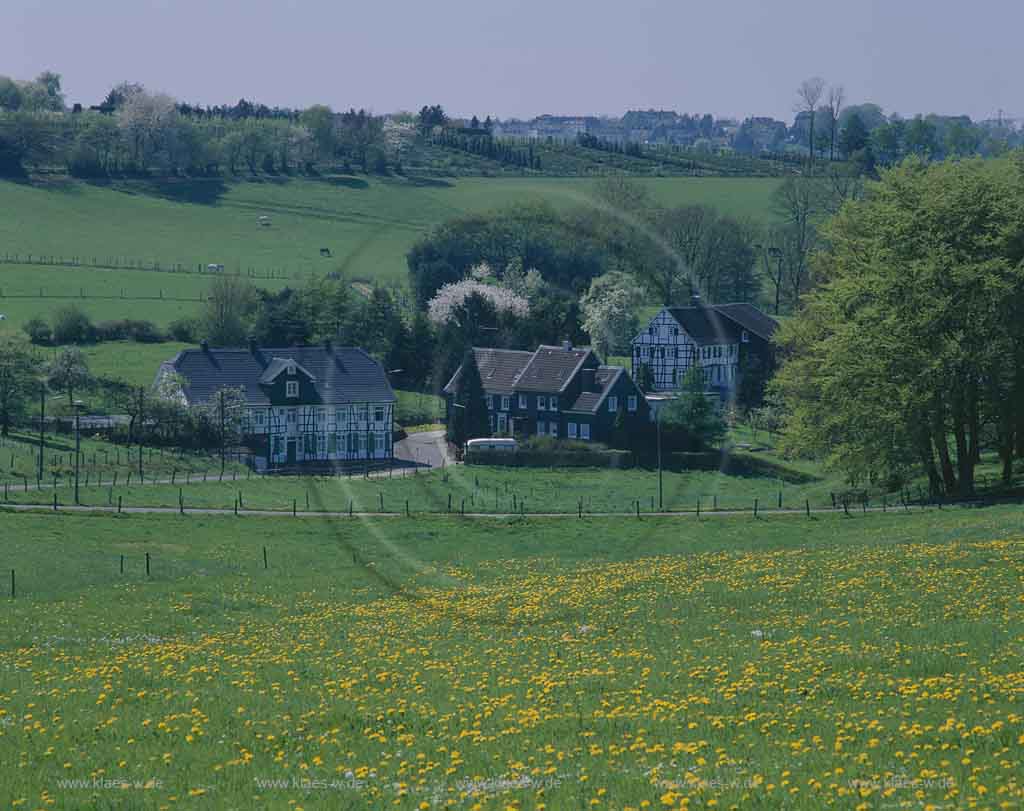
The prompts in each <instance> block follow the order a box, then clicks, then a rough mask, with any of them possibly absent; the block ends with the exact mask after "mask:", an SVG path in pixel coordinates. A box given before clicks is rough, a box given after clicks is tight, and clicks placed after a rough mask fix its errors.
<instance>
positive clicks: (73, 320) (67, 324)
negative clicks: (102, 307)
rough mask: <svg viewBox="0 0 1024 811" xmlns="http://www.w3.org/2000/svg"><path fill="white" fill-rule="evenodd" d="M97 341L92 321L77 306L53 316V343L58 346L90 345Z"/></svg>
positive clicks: (71, 306) (68, 307) (67, 308)
mask: <svg viewBox="0 0 1024 811" xmlns="http://www.w3.org/2000/svg"><path fill="white" fill-rule="evenodd" d="M95 340H96V327H94V326H93V323H92V319H91V318H89V316H88V315H87V314H86V313H85V311H84V310H82V308H81V307H79V306H77V305H75V304H69V305H68V306H67V307H61V308H60V309H59V310H57V311H56V312H55V313H54V314H53V341H54V343H58V344H88V343H92V342H93V341H95Z"/></svg>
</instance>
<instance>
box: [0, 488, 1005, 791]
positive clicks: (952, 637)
mask: <svg viewBox="0 0 1024 811" xmlns="http://www.w3.org/2000/svg"><path fill="white" fill-rule="evenodd" d="M0 521H2V522H3V529H4V537H5V544H4V546H3V550H2V553H0V556H2V559H0V566H2V568H3V570H5V571H6V570H8V569H15V570H16V574H17V586H16V589H17V591H16V596H15V597H14V598H13V599H9V600H8V601H7V602H8V605H7V610H5V612H4V617H3V620H2V622H0V673H2V674H3V675H2V676H0V761H2V762H3V763H4V764H5V769H4V781H3V783H2V785H0V803H2V804H3V805H4V806H5V807H15V808H35V807H52V808H59V809H63V808H85V807H88V808H93V809H113V808H123V807H132V808H138V809H161V808H176V807H181V808H202V807H207V808H211V809H232V808H247V809H271V808H289V809H299V808H304V809H319V808H331V809H356V808H366V807H385V806H386V807H393V808H399V809H423V810H425V809H430V808H440V807H446V808H458V809H508V808H515V809H523V810H524V811H526V809H551V810H552V811H554V809H565V808H597V809H602V808H606V809H640V808H675V809H679V808H687V807H689V808H694V807H710V806H717V807H720V808H765V809H767V808H780V807H785V808H792V809H813V810H814V811H817V809H821V808H844V809H845V808H861V809H871V808H883V807H893V808H896V807H906V808H923V807H928V806H934V807H949V806H956V807H979V808H981V807H998V806H999V805H1000V804H1002V805H1003V807H1013V806H1015V805H1019V804H1020V803H1021V801H1022V800H1024V789H1022V786H1021V783H1020V774H1021V771H1022V768H1024V764H1022V762H1021V751H1022V749H1021V745H1020V744H1021V743H1022V736H1024V719H1022V716H1021V713H1020V699H1021V689H1022V687H1021V685H1022V683H1024V682H1022V680H1024V672H1022V669H1021V655H1020V638H1021V634H1022V632H1024V622H1022V621H1024V604H1022V603H1021V600H1020V594H1019V584H1020V580H1021V578H1022V577H1024V542H1022V541H1021V539H1020V534H1019V532H1020V530H1019V528H1020V522H1021V510H1020V508H1018V507H1002V508H993V509H986V510H944V511H938V510H932V511H928V512H925V513H915V514H913V515H909V516H908V515H905V514H897V515H892V514H890V515H880V514H869V515H866V516H854V517H852V518H845V519H844V518H842V517H840V516H835V517H833V516H827V517H823V518H818V519H815V520H807V519H805V518H802V517H801V518H798V517H785V518H784V517H771V518H768V519H766V520H762V521H757V522H754V521H752V520H751V519H749V518H726V519H716V520H714V521H708V522H704V523H702V524H697V523H695V522H690V521H680V520H679V519H653V518H652V519H650V520H648V521H645V522H643V523H638V522H636V521H633V520H630V519H607V518H602V519H597V518H593V519H591V518H585V519H584V520H582V521H578V522H577V521H568V522H567V521H564V520H550V519H549V520H543V519H539V518H534V519H531V518H526V519H515V520H495V519H485V520H480V521H459V520H457V519H450V518H440V517H438V518H430V519H428V518H416V519H405V518H393V519H375V520H360V519H355V520H352V521H349V520H335V521H323V520H306V519H297V520H292V519H281V518H277V519H270V518H266V519H257V518H233V517H224V518H211V517H203V516H183V517H178V516H168V517H156V516H87V515H74V516H72V515H56V516H54V515H46V514H34V515H27V514H2V515H0ZM264 555H266V557H264ZM147 560H148V561H149V572H148V575H147V571H146V561H147ZM122 567H123V568H122Z"/></svg>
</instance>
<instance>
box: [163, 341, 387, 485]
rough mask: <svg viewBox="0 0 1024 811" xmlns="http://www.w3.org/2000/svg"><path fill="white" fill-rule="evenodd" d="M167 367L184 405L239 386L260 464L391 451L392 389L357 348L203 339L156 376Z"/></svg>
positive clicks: (379, 455)
mask: <svg viewBox="0 0 1024 811" xmlns="http://www.w3.org/2000/svg"><path fill="white" fill-rule="evenodd" d="M171 374H177V375H180V376H181V377H182V378H183V381H184V382H183V385H182V387H181V389H180V391H179V396H180V398H181V399H182V402H183V403H184V404H185V405H186V406H199V405H208V404H213V403H215V401H216V398H217V397H218V396H219V392H220V390H221V389H223V388H237V387H240V388H241V389H242V390H243V391H244V392H245V400H246V406H247V407H246V413H245V417H244V420H243V426H242V434H243V437H244V440H243V441H244V443H245V444H246V445H247V446H248V447H249V448H250V449H251V450H252V451H253V454H254V456H255V459H256V464H257V467H259V468H260V469H266V468H279V467H285V466H292V465H302V464H316V463H319V464H324V463H329V462H335V461H345V460H354V459H390V458H391V456H392V451H393V447H392V445H393V442H392V437H393V430H392V429H393V422H392V421H393V417H394V407H395V393H394V391H393V390H392V388H391V384H390V383H389V382H388V379H387V375H386V374H385V372H384V369H383V367H382V366H381V365H380V364H379V363H378V362H377V361H375V360H374V359H373V358H371V357H370V356H369V355H367V354H366V352H364V351H363V350H362V349H358V348H353V347H334V346H332V345H331V344H330V343H325V344H324V345H322V346H301V347H290V348H287V349H271V348H264V347H259V346H257V345H256V344H255V343H254V342H250V344H249V347H248V349H214V348H211V347H210V346H208V345H207V344H206V342H205V341H204V342H203V343H202V344H201V345H200V348H199V349H186V350H183V351H182V352H179V353H178V354H177V355H176V356H175V357H174V358H173V359H171V360H169V361H167V362H165V363H163V364H161V366H160V370H159V371H158V372H157V383H158V384H159V383H160V381H161V380H162V379H163V378H164V377H165V376H166V375H171Z"/></svg>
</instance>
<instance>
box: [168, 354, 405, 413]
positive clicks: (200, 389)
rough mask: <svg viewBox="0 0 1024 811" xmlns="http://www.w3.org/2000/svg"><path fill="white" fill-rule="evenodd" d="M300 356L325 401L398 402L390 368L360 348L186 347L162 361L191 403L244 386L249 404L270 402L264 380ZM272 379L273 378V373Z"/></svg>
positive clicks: (322, 399) (302, 363)
mask: <svg viewBox="0 0 1024 811" xmlns="http://www.w3.org/2000/svg"><path fill="white" fill-rule="evenodd" d="M288 361H294V362H295V363H296V365H297V366H299V367H300V368H301V369H302V370H303V371H305V372H306V374H308V375H309V376H310V378H311V379H312V380H313V381H315V382H314V386H315V388H316V392H317V395H318V398H319V402H322V403H356V402H392V401H394V399H395V393H394V391H392V389H391V384H390V383H389V382H388V378H387V375H386V374H385V373H384V368H383V367H382V366H381V365H380V364H379V363H378V362H377V361H375V360H374V359H373V358H371V357H370V356H369V355H367V354H366V352H364V351H363V350H362V349H359V348H357V347H336V348H331V349H328V348H326V347H323V346H298V347H291V348H287V349H269V348H267V349H264V348H257V349H256V350H255V351H251V350H249V349H185V350H183V351H181V352H179V353H178V354H177V355H176V356H175V357H174V358H172V359H171V360H169V361H167V362H165V363H163V364H161V366H160V373H158V376H159V374H162V373H164V372H167V371H170V372H177V373H178V374H180V375H182V376H183V377H184V378H185V380H186V381H187V384H186V386H185V390H184V394H185V397H186V398H187V400H188V402H189V404H190V405H195V404H198V403H204V402H209V401H210V400H211V399H212V398H213V396H214V395H215V394H216V393H217V392H218V391H219V390H220V389H222V388H225V387H231V388H234V387H236V386H241V387H242V388H243V389H244V390H245V395H246V400H247V402H248V403H249V405H269V404H270V399H269V397H268V391H269V386H268V385H267V381H266V380H265V379H264V378H265V376H266V375H267V373H268V372H269V371H270V370H271V369H273V368H277V365H278V364H281V365H283V364H286V363H287V362H288ZM270 379H272V378H270Z"/></svg>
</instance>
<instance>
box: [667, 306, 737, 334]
mask: <svg viewBox="0 0 1024 811" xmlns="http://www.w3.org/2000/svg"><path fill="white" fill-rule="evenodd" d="M669 313H671V315H672V317H673V318H674V319H675V320H676V321H678V322H679V326H681V327H682V328H683V329H684V330H686V332H687V334H688V335H689V336H690V337H691V338H693V339H694V340H695V341H697V342H699V343H702V344H734V343H737V342H738V341H739V340H740V328H739V327H738V326H737V324H736V322H735V321H733V320H732V319H731V318H723V317H722V316H721V315H719V314H718V312H717V311H716V309H715V308H714V307H713V306H712V307H706V306H704V305H701V306H699V307H671V308H669Z"/></svg>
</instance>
